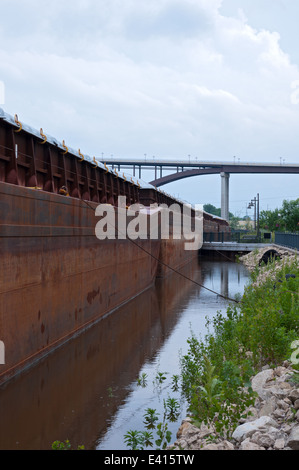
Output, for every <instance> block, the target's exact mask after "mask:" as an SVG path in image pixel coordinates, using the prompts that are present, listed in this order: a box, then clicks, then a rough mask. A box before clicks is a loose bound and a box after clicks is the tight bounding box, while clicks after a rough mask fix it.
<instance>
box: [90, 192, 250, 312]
mask: <svg viewBox="0 0 299 470" xmlns="http://www.w3.org/2000/svg"><path fill="white" fill-rule="evenodd" d="M82 201H83V202H85V204H86V205H87V206H88V207H89V208H90V209H92V210H93V211H94V208H93V207H92V206H90V205H89V204H88V202H87V201H85V200H84V199H82ZM108 223H109V222H108ZM109 225H110V226H111V227H112V228H113V229H114V230H116V231H117V232H118V233H119V234H120V235H121V236H122V237H124V236H125V234H124V233H122V232H121V231H120V230H119V229H118V228H117V227H114V226H113V225H112V224H111V223H109ZM126 240H129V241H130V242H131V243H132V244H133V245H135V246H137V247H138V248H139V249H140V250H142V251H144V252H145V253H146V254H147V255H149V256H151V257H152V258H153V259H154V260H155V261H157V262H158V263H159V264H160V265H162V266H164V267H166V268H168V269H170V270H171V271H173V272H174V273H176V274H178V275H179V276H181V277H183V278H184V279H186V280H187V281H190V282H192V283H193V284H195V285H197V286H198V287H202V288H203V289H205V290H207V291H209V292H211V293H212V294H215V295H217V296H219V297H222V298H223V299H225V300H229V301H231V302H235V303H237V304H240V303H241V302H242V301H241V300H237V299H232V298H230V297H227V296H225V295H223V294H219V292H216V291H214V290H212V289H209V288H208V287H206V286H204V285H203V284H200V283H199V282H197V281H195V280H194V279H191V278H190V277H188V276H186V275H185V274H183V273H181V272H180V271H178V270H177V269H175V268H173V267H172V266H170V265H169V264H167V263H165V262H164V261H162V260H160V259H159V258H157V257H156V256H155V255H153V254H152V253H150V252H149V251H148V250H146V249H145V248H144V247H142V246H140V245H138V243H136V242H135V241H134V240H131V239H130V238H128V237H127V236H126Z"/></svg>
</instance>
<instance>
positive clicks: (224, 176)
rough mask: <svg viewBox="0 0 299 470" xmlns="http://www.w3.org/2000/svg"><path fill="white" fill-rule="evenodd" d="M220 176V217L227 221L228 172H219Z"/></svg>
mask: <svg viewBox="0 0 299 470" xmlns="http://www.w3.org/2000/svg"><path fill="white" fill-rule="evenodd" d="M220 176H221V217H222V218H223V219H224V220H227V221H229V179H230V174H229V173H220Z"/></svg>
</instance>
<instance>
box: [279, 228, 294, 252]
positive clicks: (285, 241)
mask: <svg viewBox="0 0 299 470" xmlns="http://www.w3.org/2000/svg"><path fill="white" fill-rule="evenodd" d="M275 243H276V244H277V245H282V246H287V247H289V248H295V249H298V250H299V233H281V232H276V233H275Z"/></svg>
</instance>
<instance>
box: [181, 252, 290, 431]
mask: <svg viewBox="0 0 299 470" xmlns="http://www.w3.org/2000/svg"><path fill="white" fill-rule="evenodd" d="M263 273H264V274H263ZM257 279H259V282H258V283H257ZM207 331H208V333H207V334H206V336H205V337H204V338H203V339H200V338H197V337H196V335H195V334H194V333H192V335H191V337H190V338H189V340H188V346H189V349H188V352H187V354H186V355H184V356H183V357H181V373H182V389H183V393H184V395H185V397H186V399H187V400H188V403H189V413H190V415H191V416H192V417H193V419H194V422H195V423H196V424H198V425H199V424H200V423H202V422H205V423H208V424H211V423H213V425H214V426H215V427H216V430H217V431H218V432H219V433H220V434H226V435H229V434H230V433H231V432H232V431H233V429H234V427H235V424H236V423H237V422H238V421H239V419H240V418H241V417H242V416H243V414H244V412H245V410H246V409H248V407H249V406H250V405H252V404H253V403H254V400H255V395H254V394H253V392H252V390H251V388H250V378H251V377H252V376H253V375H254V374H255V373H256V372H258V371H259V370H260V369H261V368H262V367H263V366H265V365H266V364H267V365H268V366H269V367H271V366H273V367H275V366H277V365H279V364H281V363H282V361H284V360H287V359H289V358H290V356H291V345H292V343H293V341H294V340H296V339H299V266H298V260H297V259H295V260H294V261H293V262H291V263H289V264H287V265H284V264H283V263H281V261H273V262H272V263H270V265H269V266H267V267H266V266H263V267H258V268H257V269H256V270H255V271H254V272H253V274H252V279H251V283H250V285H248V286H247V287H246V289H245V293H244V296H243V298H242V301H241V302H240V303H239V304H238V305H236V306H235V305H234V306H230V307H229V308H228V309H227V312H226V313H225V314H222V313H218V314H217V315H216V316H215V317H214V318H213V320H210V321H208V322H207Z"/></svg>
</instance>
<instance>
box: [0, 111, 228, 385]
mask: <svg viewBox="0 0 299 470" xmlns="http://www.w3.org/2000/svg"><path fill="white" fill-rule="evenodd" d="M63 188H67V193H68V197H65V195H62V194H64V189H63ZM120 195H121V196H124V197H126V204H127V205H128V206H130V205H132V204H135V203H141V204H143V205H144V206H149V205H150V204H152V203H157V204H166V205H168V206H171V205H172V204H173V203H178V201H176V200H175V199H173V198H171V197H170V196H169V195H166V194H164V193H161V192H160V191H156V189H155V188H154V187H152V186H150V185H147V184H140V182H139V181H138V180H136V179H133V178H131V177H129V178H126V177H125V175H122V176H121V175H119V174H118V173H117V172H116V171H112V170H108V169H107V167H106V166H105V165H103V164H101V163H99V162H97V161H96V160H95V159H91V158H90V157H88V156H84V155H82V153H81V152H80V150H79V151H78V152H76V151H73V150H71V149H69V148H67V147H66V145H65V143H64V142H63V143H62V144H61V143H59V142H57V141H56V140H55V139H53V138H51V137H49V136H46V135H45V134H44V133H43V132H42V130H41V131H40V133H38V132H37V131H35V130H34V129H31V128H29V127H28V126H24V125H23V124H22V123H20V122H19V121H18V119H17V117H15V119H13V118H12V117H11V116H9V115H7V114H6V113H4V112H3V111H2V110H0V257H1V267H2V269H1V274H0V339H1V340H2V341H3V342H4V344H5V359H6V364H5V365H0V382H3V381H5V380H7V379H9V378H10V377H12V376H14V375H15V374H16V373H18V372H19V371H21V370H23V369H24V368H25V367H27V366H29V365H30V364H32V363H34V362H35V361H37V360H38V359H40V358H41V357H43V356H44V355H46V354H47V353H49V352H50V351H52V350H53V349H54V348H56V347H58V346H60V345H61V344H63V343H64V342H66V341H67V340H68V339H70V338H71V337H74V336H75V335H76V334H78V333H79V332H80V331H82V330H83V329H84V328H87V327H88V326H90V325H92V324H93V323H94V322H95V321H97V320H98V319H99V318H101V317H103V316H104V315H106V314H108V313H110V312H111V311H113V310H114V309H116V308H117V307H119V306H120V305H122V304H124V303H126V302H127V301H128V300H130V299H132V298H133V297H135V296H136V295H138V294H140V293H141V292H142V291H144V290H145V289H147V288H148V287H149V286H150V285H152V283H153V282H154V280H155V278H156V276H157V275H160V276H165V275H166V274H167V271H168V270H167V265H170V266H171V267H172V268H174V269H178V268H180V267H181V266H182V265H183V264H185V263H186V262H187V261H188V260H189V259H191V258H192V257H194V256H195V255H196V252H192V251H189V252H186V251H185V250H184V240H171V239H170V240H163V241H162V242H161V240H150V239H147V240H138V244H136V243H135V244H134V243H132V242H131V241H130V240H128V239H126V240H121V239H115V240H105V241H102V242H101V241H99V240H98V239H97V238H96V237H95V226H96V223H97V221H98V220H97V218H96V217H95V209H96V207H97V206H98V205H99V204H100V203H102V204H104V203H107V204H111V205H113V206H116V205H117V200H118V196H120ZM179 204H182V203H179ZM115 210H116V211H117V210H118V208H117V207H116V209H115ZM192 216H194V212H193V214H192ZM204 227H206V228H205V230H206V231H209V232H211V231H216V232H218V231H227V230H228V225H227V223H226V222H225V221H224V220H221V219H214V218H213V217H212V216H210V215H208V214H204ZM138 245H140V247H141V248H139V246H138ZM158 260H161V261H162V264H161V266H162V267H160V269H159V266H160V265H159V262H158Z"/></svg>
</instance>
